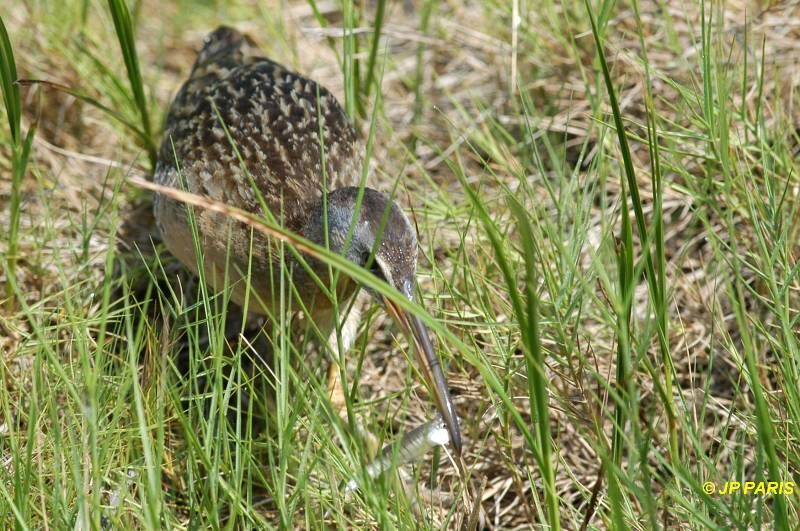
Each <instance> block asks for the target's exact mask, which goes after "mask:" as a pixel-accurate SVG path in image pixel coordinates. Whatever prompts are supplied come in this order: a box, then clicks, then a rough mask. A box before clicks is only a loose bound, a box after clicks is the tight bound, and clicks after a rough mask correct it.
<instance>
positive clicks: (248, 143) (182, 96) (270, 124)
mask: <svg viewBox="0 0 800 531" xmlns="http://www.w3.org/2000/svg"><path fill="white" fill-rule="evenodd" d="M322 146H324V151H323V149H322ZM237 151H238V153H237ZM323 155H324V157H323ZM323 158H324V168H325V171H324V173H323ZM362 161H363V156H362V149H361V147H360V145H359V142H358V140H357V137H356V133H355V130H354V129H353V126H352V124H351V123H350V120H349V119H348V117H347V116H346V115H345V113H344V111H343V110H342V108H341V106H340V105H339V103H338V102H337V101H336V98H335V97H334V96H333V95H332V94H331V93H330V92H329V91H328V90H327V89H325V88H324V87H322V86H320V85H319V84H317V83H316V82H314V81H312V80H310V79H307V78H306V77H303V76H301V75H300V74H298V73H296V72H293V71H291V70H288V69H287V68H285V67H283V66H282V65H280V64H278V63H276V62H274V61H272V60H270V59H267V58H265V57H263V54H262V53H261V51H260V50H259V49H258V48H257V47H256V46H255V44H254V43H253V41H252V40H251V39H250V38H249V37H246V36H244V35H242V34H241V33H239V32H238V31H236V30H234V29H231V28H227V27H221V28H219V29H217V30H215V31H214V32H213V33H211V34H210V35H209V36H208V37H207V38H206V41H205V43H204V46H203V48H202V50H201V51H200V53H199V55H198V58H197V61H196V62H195V65H194V67H193V68H192V73H191V75H190V77H189V79H188V80H187V81H186V83H185V84H184V85H183V87H181V89H180V91H179V92H178V95H177V96H176V97H175V100H174V102H173V103H172V106H171V107H170V110H169V114H168V116H167V121H166V128H165V131H164V141H163V143H162V146H161V150H160V152H159V163H158V167H157V171H156V174H155V181H156V182H157V183H159V184H163V185H166V186H171V187H176V188H185V189H186V190H187V191H189V192H192V193H196V194H200V195H203V196H207V197H209V198H211V199H214V200H216V201H220V202H224V203H226V204H229V205H233V206H236V207H238V208H242V209H245V210H248V211H251V212H256V213H262V214H263V213H264V212H262V209H261V207H260V205H259V201H258V198H257V197H256V194H255V193H254V191H253V186H255V187H256V188H257V189H258V190H259V192H260V193H261V194H262V197H263V200H264V201H265V203H266V206H267V207H268V208H269V210H270V211H271V213H272V214H273V215H274V216H275V217H276V218H277V219H279V220H280V221H281V222H282V224H283V225H284V226H285V227H287V228H288V229H290V230H292V231H294V232H301V231H302V229H303V227H304V226H305V224H306V223H307V221H308V216H309V214H310V213H311V211H312V208H311V207H312V206H313V205H314V204H315V203H316V202H318V201H319V200H320V197H321V195H322V190H323V188H324V187H327V189H328V190H333V189H336V188H340V187H344V186H354V185H356V184H357V183H358V181H359V178H360V176H361V168H362ZM178 167H179V168H180V172H178ZM245 168H246V171H245ZM248 173H249V175H250V176H251V177H252V184H251V181H250V178H249V177H248ZM179 175H180V176H182V178H183V180H184V182H183V183H181V182H179ZM155 213H156V219H157V221H158V224H159V229H160V231H161V233H162V236H163V238H164V241H165V243H166V244H167V247H169V248H170V250H172V252H173V253H174V254H176V255H177V256H178V258H180V259H181V261H183V262H184V263H186V264H187V265H188V266H189V267H192V268H193V269H196V266H195V264H196V258H195V257H194V249H193V247H192V237H191V234H190V232H189V225H188V223H187V220H186V210H185V207H183V206H182V205H179V204H178V203H175V202H174V201H171V200H169V199H166V198H164V197H163V196H157V197H156V204H155ZM198 225H199V227H200V229H201V230H200V233H201V234H200V235H201V238H203V240H204V241H203V247H204V250H205V252H206V255H207V256H206V260H205V262H206V269H207V274H208V275H210V276H211V277H220V276H221V271H219V269H220V268H221V267H215V264H222V263H224V260H225V256H226V246H227V244H230V246H231V250H232V253H231V254H230V255H228V257H229V258H228V259H229V260H230V262H231V264H232V265H234V266H237V267H243V268H244V269H246V264H245V263H243V262H244V260H243V258H244V257H246V256H247V255H248V254H249V249H250V231H249V230H248V229H247V228H246V227H244V226H241V225H238V224H234V223H232V222H230V221H229V220H227V219H225V218H224V216H222V215H220V214H214V213H199V214H198ZM268 245H269V242H268V241H267V239H266V238H264V237H261V236H259V235H255V236H254V241H253V251H254V252H253V255H254V256H263V255H269V256H272V257H276V256H277V254H276V253H270V250H269V248H268ZM273 261H274V260H273ZM267 265H268V264H262V263H259V262H256V263H254V264H253V266H254V267H255V269H256V272H258V269H259V268H261V269H264V268H265V267H266V266H267ZM231 273H233V274H232V275H229V277H233V278H234V280H235V273H234V272H231ZM212 280H214V279H213V278H212ZM237 294H238V295H239V296H237ZM234 299H241V289H239V290H236V289H235V290H234ZM239 302H241V300H239Z"/></svg>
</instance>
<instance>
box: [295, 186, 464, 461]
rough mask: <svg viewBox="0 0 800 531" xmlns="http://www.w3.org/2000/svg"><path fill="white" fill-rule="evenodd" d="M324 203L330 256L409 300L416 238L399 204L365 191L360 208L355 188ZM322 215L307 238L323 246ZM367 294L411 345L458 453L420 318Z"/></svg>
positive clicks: (448, 405) (450, 411)
mask: <svg viewBox="0 0 800 531" xmlns="http://www.w3.org/2000/svg"><path fill="white" fill-rule="evenodd" d="M326 204H327V232H328V239H327V242H328V245H329V248H330V249H331V251H334V252H336V253H339V254H342V255H343V256H345V257H346V258H347V259H348V260H350V261H351V262H353V263H355V264H356V265H358V266H360V267H363V268H367V269H368V270H369V271H370V272H371V273H372V274H373V275H375V276H376V277H377V278H378V279H380V280H383V281H384V282H387V283H388V284H390V285H391V286H393V287H394V288H395V289H397V291H399V292H400V293H402V294H403V296H405V297H407V298H408V299H410V300H412V301H413V300H414V288H415V286H416V271H417V253H418V244H417V236H416V232H415V231H414V227H413V226H412V225H411V223H410V222H409V219H408V217H407V216H406V215H405V213H404V212H403V211H402V210H401V209H400V207H399V206H398V205H397V203H395V202H394V201H392V200H391V199H390V198H389V197H387V196H386V195H384V194H382V193H380V192H377V191H375V190H372V189H370V188H365V189H364V191H363V196H362V197H361V200H360V203H359V188H355V187H347V188H340V189H337V190H335V191H333V192H330V193H329V194H328V196H327V198H326ZM324 212H325V210H324V209H322V208H320V211H319V214H318V215H312V217H311V220H310V221H309V227H308V230H307V234H306V236H307V237H309V238H310V239H311V240H312V241H315V242H316V243H320V244H323V245H324V244H325V227H326V224H325V223H326V222H325V217H324ZM356 213H357V214H356ZM354 214H356V215H354ZM365 289H367V291H369V292H370V293H371V294H372V296H373V297H374V298H375V299H376V300H377V302H378V303H380V304H381V305H382V306H383V307H384V308H385V309H386V311H387V312H388V313H389V314H390V315H391V316H392V317H393V318H394V320H395V321H396V322H397V323H398V324H399V325H400V326H401V327H402V328H403V330H404V331H405V332H406V333H407V334H408V335H409V338H410V339H411V341H412V342H413V343H414V346H415V350H416V352H417V359H418V362H419V367H420V370H421V372H422V374H423V375H424V376H425V379H426V380H427V383H428V385H429V386H430V388H431V390H432V393H433V397H434V401H435V404H436V407H437V409H438V410H439V412H440V413H441V415H442V418H443V419H444V422H445V425H446V427H447V430H448V431H449V433H450V441H451V442H452V444H453V447H454V448H455V449H456V451H457V452H459V453H460V452H461V433H460V430H459V425H458V418H457V417H456V413H455V408H454V406H453V401H452V399H451V398H450V391H449V390H448V387H447V380H446V379H445V377H444V373H443V372H442V367H441V364H440V362H439V358H438V356H437V355H436V353H435V352H434V350H433V344H432V343H431V340H430V337H429V335H428V329H427V327H426V326H425V324H424V323H423V322H422V320H421V319H419V317H417V316H415V315H413V314H411V313H410V312H407V311H406V310H404V309H402V308H401V307H400V306H399V305H397V304H396V303H395V302H393V301H392V300H391V299H389V298H388V297H384V296H383V295H381V294H380V293H378V292H377V291H375V290H372V289H369V288H368V287H366V286H365Z"/></svg>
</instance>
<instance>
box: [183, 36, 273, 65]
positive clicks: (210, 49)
mask: <svg viewBox="0 0 800 531" xmlns="http://www.w3.org/2000/svg"><path fill="white" fill-rule="evenodd" d="M259 53H260V50H259V49H258V46H257V45H256V43H255V42H254V41H253V39H251V38H250V37H248V36H247V35H244V34H243V33H241V32H239V31H238V30H236V29H234V28H231V27H228V26H220V27H218V28H217V29H215V30H214V31H212V32H211V33H209V34H208V36H207V37H206V39H205V41H204V42H203V48H202V49H201V50H200V53H199V54H198V56H197V60H196V61H195V63H194V71H197V70H199V69H204V68H205V67H207V66H211V65H221V66H222V65H225V66H234V65H241V64H244V63H245V62H247V60H248V59H249V58H252V57H255V56H258V55H259Z"/></svg>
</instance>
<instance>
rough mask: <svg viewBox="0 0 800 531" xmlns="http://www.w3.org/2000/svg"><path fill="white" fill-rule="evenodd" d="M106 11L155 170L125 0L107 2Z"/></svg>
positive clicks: (134, 46)
mask: <svg viewBox="0 0 800 531" xmlns="http://www.w3.org/2000/svg"><path fill="white" fill-rule="evenodd" d="M108 9H109V11H111V17H112V18H113V19H114V29H115V30H116V32H117V39H118V40H119V47H120V51H122V57H123V59H124V61H125V69H126V70H127V71H128V81H130V84H131V91H132V92H133V99H134V101H135V102H136V107H137V108H138V110H139V117H140V119H141V124H142V127H141V130H142V133H143V136H144V139H145V140H146V141H145V149H147V155H148V157H149V159H150V166H151V169H153V170H155V167H156V159H157V153H156V147H155V142H154V141H153V132H152V129H151V127H150V115H149V113H148V110H147V99H146V97H145V93H144V82H143V80H142V73H141V70H140V69H139V58H138V57H139V56H138V54H137V53H136V38H135V36H134V31H133V24H132V22H131V16H130V13H129V12H128V7H127V5H126V4H125V0H108Z"/></svg>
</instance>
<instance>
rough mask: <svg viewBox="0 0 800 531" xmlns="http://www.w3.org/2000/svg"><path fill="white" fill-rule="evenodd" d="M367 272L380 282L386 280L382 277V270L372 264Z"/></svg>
mask: <svg viewBox="0 0 800 531" xmlns="http://www.w3.org/2000/svg"><path fill="white" fill-rule="evenodd" d="M369 272H370V273H372V274H373V275H375V276H376V277H378V278H379V279H381V280H386V277H385V276H384V275H383V270H382V269H381V268H380V266H379V265H378V264H372V267H370V268H369Z"/></svg>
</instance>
